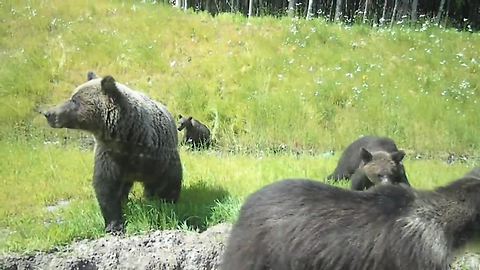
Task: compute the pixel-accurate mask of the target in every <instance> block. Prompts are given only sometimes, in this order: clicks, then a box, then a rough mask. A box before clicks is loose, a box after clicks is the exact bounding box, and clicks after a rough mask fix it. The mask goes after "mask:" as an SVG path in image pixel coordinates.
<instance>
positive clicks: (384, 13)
mask: <svg viewBox="0 0 480 270" xmlns="http://www.w3.org/2000/svg"><path fill="white" fill-rule="evenodd" d="M387 5H388V0H385V1H384V2H383V12H382V18H381V19H380V24H381V25H383V24H384V23H385V21H386V20H387V17H386V15H387Z"/></svg>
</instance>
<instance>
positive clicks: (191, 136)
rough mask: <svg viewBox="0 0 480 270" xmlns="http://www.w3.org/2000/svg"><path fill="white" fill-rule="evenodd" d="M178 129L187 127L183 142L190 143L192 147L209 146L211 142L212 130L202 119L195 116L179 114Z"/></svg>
mask: <svg viewBox="0 0 480 270" xmlns="http://www.w3.org/2000/svg"><path fill="white" fill-rule="evenodd" d="M178 118H179V123H178V131H182V130H183V129H185V136H184V139H183V142H184V143H186V144H189V145H190V146H191V147H192V149H199V148H208V147H209V146H210V143H211V139H210V130H209V129H208V128H207V126H205V125H204V124H202V123H201V122H200V121H198V120H196V119H194V118H193V117H191V116H190V117H183V116H182V115H181V114H180V115H179V116H178Z"/></svg>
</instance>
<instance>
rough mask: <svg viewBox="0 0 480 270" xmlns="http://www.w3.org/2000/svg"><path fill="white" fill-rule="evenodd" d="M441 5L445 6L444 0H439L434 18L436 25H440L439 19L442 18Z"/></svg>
mask: <svg viewBox="0 0 480 270" xmlns="http://www.w3.org/2000/svg"><path fill="white" fill-rule="evenodd" d="M443 6H445V0H441V1H440V7H438V13H437V20H436V23H437V25H440V20H441V19H442V13H443Z"/></svg>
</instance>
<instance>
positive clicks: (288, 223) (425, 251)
mask: <svg viewBox="0 0 480 270" xmlns="http://www.w3.org/2000/svg"><path fill="white" fill-rule="evenodd" d="M479 194H480V169H476V170H475V171H472V172H471V173H469V174H467V175H465V176H464V177H463V178H461V179H459V180H456V181H454V182H453V183H451V184H449V185H447V186H445V187H441V188H437V189H436V190H434V191H417V190H414V189H412V188H410V187H408V186H406V185H403V184H401V185H378V186H375V187H373V188H371V189H369V190H367V191H363V192H360V191H351V190H345V189H341V188H337V187H333V186H329V185H325V184H322V183H319V182H316V181H311V180H284V181H280V182H277V183H274V184H271V185H269V186H266V187H264V188H263V189H261V190H259V191H257V192H256V193H254V194H252V195H251V196H250V197H249V198H248V199H247V200H246V202H245V204H244V205H243V206H242V208H241V210H240V215H239V218H238V220H237V223H236V224H235V225H234V227H233V229H232V232H231V235H230V238H229V240H228V243H227V248H226V251H225V254H224V259H223V262H222V269H224V270H227V269H228V270H266V269H269V270H273V269H275V270H294V269H302V270H318V269H322V270H385V269H388V270H404V269H416V270H419V269H436V270H447V269H448V268H449V263H450V261H451V259H452V255H453V253H454V251H457V250H458V249H459V248H461V247H462V246H464V244H466V242H467V241H469V240H471V239H472V236H473V235H474V233H476V232H480V220H479V219H480V196H479Z"/></svg>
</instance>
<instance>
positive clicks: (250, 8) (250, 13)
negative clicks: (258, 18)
mask: <svg viewBox="0 0 480 270" xmlns="http://www.w3.org/2000/svg"><path fill="white" fill-rule="evenodd" d="M252 12H253V0H250V1H248V17H252Z"/></svg>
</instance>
